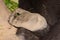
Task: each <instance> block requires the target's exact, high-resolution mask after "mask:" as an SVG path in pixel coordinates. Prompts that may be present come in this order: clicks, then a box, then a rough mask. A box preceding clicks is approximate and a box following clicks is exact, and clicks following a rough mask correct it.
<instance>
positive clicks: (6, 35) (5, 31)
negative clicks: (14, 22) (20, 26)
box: [0, 0, 19, 40]
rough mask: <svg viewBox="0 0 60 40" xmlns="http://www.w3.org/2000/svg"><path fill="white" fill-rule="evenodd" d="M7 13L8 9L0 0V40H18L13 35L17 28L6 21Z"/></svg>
mask: <svg viewBox="0 0 60 40" xmlns="http://www.w3.org/2000/svg"><path fill="white" fill-rule="evenodd" d="M9 15H10V11H8V9H7V7H6V6H5V4H4V3H3V1H1V0H0V40H19V39H18V37H17V36H16V35H15V34H16V30H17V29H16V28H14V27H13V26H11V25H9V23H8V17H9Z"/></svg>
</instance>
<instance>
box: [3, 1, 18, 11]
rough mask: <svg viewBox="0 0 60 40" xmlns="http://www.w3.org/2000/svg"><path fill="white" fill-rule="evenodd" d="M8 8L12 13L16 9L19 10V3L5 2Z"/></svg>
mask: <svg viewBox="0 0 60 40" xmlns="http://www.w3.org/2000/svg"><path fill="white" fill-rule="evenodd" d="M4 2H5V4H6V6H7V8H9V9H10V11H12V12H13V11H14V10H15V9H16V8H18V3H17V2H16V1H14V0H4Z"/></svg>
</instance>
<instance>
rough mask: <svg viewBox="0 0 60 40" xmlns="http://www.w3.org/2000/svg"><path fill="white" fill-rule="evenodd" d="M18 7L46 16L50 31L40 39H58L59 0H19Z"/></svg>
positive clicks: (59, 38)
mask: <svg viewBox="0 0 60 40" xmlns="http://www.w3.org/2000/svg"><path fill="white" fill-rule="evenodd" d="M19 8H23V9H25V10H27V11H30V12H33V13H35V12H36V13H39V14H41V15H42V16H44V17H45V18H46V20H47V22H48V24H49V25H50V32H49V33H48V34H47V36H45V37H44V38H43V39H42V40H60V0H19Z"/></svg>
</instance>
